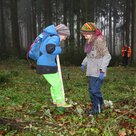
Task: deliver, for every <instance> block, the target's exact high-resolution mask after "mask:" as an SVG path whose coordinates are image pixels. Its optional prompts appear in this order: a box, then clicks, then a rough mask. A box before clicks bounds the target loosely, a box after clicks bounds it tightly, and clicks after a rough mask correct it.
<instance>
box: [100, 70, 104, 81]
mask: <svg viewBox="0 0 136 136" xmlns="http://www.w3.org/2000/svg"><path fill="white" fill-rule="evenodd" d="M99 79H101V80H103V79H104V72H100V74H99Z"/></svg>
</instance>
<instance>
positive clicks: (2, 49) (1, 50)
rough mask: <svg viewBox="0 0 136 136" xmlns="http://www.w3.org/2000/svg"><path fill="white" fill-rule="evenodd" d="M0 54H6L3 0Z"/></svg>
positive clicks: (0, 13) (0, 7)
mask: <svg viewBox="0 0 136 136" xmlns="http://www.w3.org/2000/svg"><path fill="white" fill-rule="evenodd" d="M0 54H6V42H5V24H4V13H3V0H0Z"/></svg>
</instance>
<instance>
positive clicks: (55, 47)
mask: <svg viewBox="0 0 136 136" xmlns="http://www.w3.org/2000/svg"><path fill="white" fill-rule="evenodd" d="M44 32H45V33H46V34H48V35H49V36H48V37H47V38H46V40H44V41H43V43H42V45H41V47H40V52H41V56H40V57H39V58H38V60H37V67H36V71H37V73H38V74H42V75H43V76H44V78H45V79H46V80H47V81H48V83H49V84H50V85H51V88H50V91H51V96H52V99H53V103H54V104H56V105H57V107H71V106H72V105H70V104H67V103H66V102H65V96H64V95H63V92H62V82H61V79H60V76H59V73H58V67H57V64H56V56H57V55H58V54H61V51H62V49H61V47H60V42H61V41H64V40H66V38H67V37H68V36H70V31H69V28H68V27H67V26H65V25H64V24H60V25H58V26H54V25H50V26H48V27H46V28H45V29H44Z"/></svg>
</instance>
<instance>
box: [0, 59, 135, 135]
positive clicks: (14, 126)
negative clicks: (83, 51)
mask: <svg viewBox="0 0 136 136" xmlns="http://www.w3.org/2000/svg"><path fill="white" fill-rule="evenodd" d="M62 75H63V82H64V88H65V95H66V97H67V98H68V101H69V102H70V103H73V102H76V103H77V105H75V106H74V107H73V108H68V109H65V110H58V109H57V108H56V107H55V106H54V105H53V104H52V100H51V96H50V91H49V89H50V86H49V84H48V83H47V82H46V80H45V79H44V78H43V77H42V76H41V75H37V74H36V73H35V70H31V69H30V68H29V66H28V64H27V62H26V61H25V60H17V59H10V60H6V61H1V65H0V109H1V110H0V135H6V136H13V135H16V136H72V135H73V136H90V135H91V136H118V135H119V133H126V135H134V134H135V133H136V125H135V124H136V114H135V113H136V107H135V105H136V68H135V67H127V68H124V67H109V69H108V73H107V77H106V79H105V80H104V83H103V86H102V92H103V97H104V99H106V100H111V101H113V103H114V108H113V109H111V108H106V107H104V111H103V113H101V114H100V115H98V116H95V117H92V118H90V117H87V115H86V112H87V111H89V110H90V108H91V104H90V98H89V93H88V79H87V77H86V76H85V72H82V71H81V70H80V67H74V66H71V67H65V66H62Z"/></svg>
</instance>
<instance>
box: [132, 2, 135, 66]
mask: <svg viewBox="0 0 136 136" xmlns="http://www.w3.org/2000/svg"><path fill="white" fill-rule="evenodd" d="M132 26H133V29H132V30H133V38H132V41H133V45H132V57H133V60H134V63H135V64H136V37H135V36H136V1H135V0H133V24H132Z"/></svg>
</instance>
